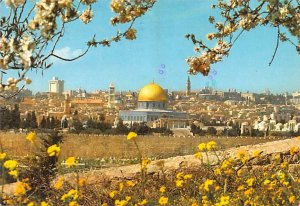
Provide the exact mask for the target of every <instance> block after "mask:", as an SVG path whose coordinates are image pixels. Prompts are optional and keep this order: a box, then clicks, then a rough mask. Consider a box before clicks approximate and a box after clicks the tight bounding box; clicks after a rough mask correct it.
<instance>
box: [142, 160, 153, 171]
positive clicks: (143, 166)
mask: <svg viewBox="0 0 300 206" xmlns="http://www.w3.org/2000/svg"><path fill="white" fill-rule="evenodd" d="M150 163H151V160H150V159H143V160H142V164H141V170H142V171H144V170H146V169H147V166H148V165H149V164H150Z"/></svg>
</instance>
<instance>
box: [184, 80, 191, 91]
mask: <svg viewBox="0 0 300 206" xmlns="http://www.w3.org/2000/svg"><path fill="white" fill-rule="evenodd" d="M190 94H191V80H190V76H188V79H187V81H186V91H185V95H186V96H189V95H190Z"/></svg>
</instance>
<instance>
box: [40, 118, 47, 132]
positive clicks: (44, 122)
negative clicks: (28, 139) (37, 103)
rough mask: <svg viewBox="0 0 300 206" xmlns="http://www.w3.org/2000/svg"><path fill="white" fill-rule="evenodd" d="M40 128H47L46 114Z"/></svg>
mask: <svg viewBox="0 0 300 206" xmlns="http://www.w3.org/2000/svg"><path fill="white" fill-rule="evenodd" d="M40 128H42V129H45V128H46V119H45V116H43V118H42V120H41V122H40Z"/></svg>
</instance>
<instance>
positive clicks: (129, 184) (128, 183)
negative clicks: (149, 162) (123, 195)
mask: <svg viewBox="0 0 300 206" xmlns="http://www.w3.org/2000/svg"><path fill="white" fill-rule="evenodd" d="M126 185H127V186H128V187H134V186H135V183H134V182H133V181H131V180H128V181H127V182H126Z"/></svg>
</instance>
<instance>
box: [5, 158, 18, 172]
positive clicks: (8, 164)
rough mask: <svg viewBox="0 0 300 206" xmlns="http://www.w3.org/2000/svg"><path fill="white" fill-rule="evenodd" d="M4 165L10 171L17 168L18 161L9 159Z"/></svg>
mask: <svg viewBox="0 0 300 206" xmlns="http://www.w3.org/2000/svg"><path fill="white" fill-rule="evenodd" d="M3 166H4V167H5V168H6V169H9V170H10V171H12V170H14V169H16V167H17V166H18V162H17V161H16V160H7V161H5V162H4V164H3Z"/></svg>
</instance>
